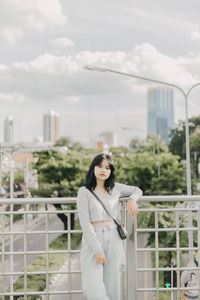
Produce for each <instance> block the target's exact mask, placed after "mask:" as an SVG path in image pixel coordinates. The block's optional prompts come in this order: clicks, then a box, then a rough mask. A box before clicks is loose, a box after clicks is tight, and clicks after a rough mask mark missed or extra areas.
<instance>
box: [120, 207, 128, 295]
mask: <svg viewBox="0 0 200 300" xmlns="http://www.w3.org/2000/svg"><path fill="white" fill-rule="evenodd" d="M122 205H123V206H121V207H122V216H123V225H124V226H125V228H127V213H126V212H127V202H126V201H123V202H122ZM124 251H125V261H126V269H125V272H123V276H124V278H123V287H124V291H123V300H128V256H127V240H126V239H125V240H124Z"/></svg>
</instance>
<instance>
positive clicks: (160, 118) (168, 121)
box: [147, 87, 175, 144]
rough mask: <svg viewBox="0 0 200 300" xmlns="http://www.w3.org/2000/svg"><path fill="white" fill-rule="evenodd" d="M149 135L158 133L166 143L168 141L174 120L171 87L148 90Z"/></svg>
mask: <svg viewBox="0 0 200 300" xmlns="http://www.w3.org/2000/svg"><path fill="white" fill-rule="evenodd" d="M147 124H148V125H147V126H148V127H147V132H148V134H149V135H157V136H158V135H159V136H160V137H161V139H162V140H164V141H165V142H166V143H167V144H168V143H169V141H170V138H169V133H170V129H172V128H174V127H175V122H174V93H173V89H172V88H168V87H154V88H150V89H149V90H148V121H147Z"/></svg>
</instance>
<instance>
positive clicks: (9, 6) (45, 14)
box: [0, 0, 67, 46]
mask: <svg viewBox="0 0 200 300" xmlns="http://www.w3.org/2000/svg"><path fill="white" fill-rule="evenodd" d="M2 11H3V16H1V17H2V23H3V26H1V27H3V29H2V30H1V32H0V36H1V37H2V38H3V39H5V40H6V41H7V42H8V43H9V45H10V46H14V45H15V44H16V42H18V41H19V40H21V39H22V38H23V37H24V36H25V35H26V34H28V30H37V31H39V32H42V31H44V30H49V29H53V28H55V27H56V26H63V25H65V24H66V23H67V16H66V15H65V14H64V12H63V9H62V6H61V3H60V1H59V0H51V1H48V0H28V1H27V0H6V1H5V2H4V3H3V4H2ZM5 24H6V25H5Z"/></svg>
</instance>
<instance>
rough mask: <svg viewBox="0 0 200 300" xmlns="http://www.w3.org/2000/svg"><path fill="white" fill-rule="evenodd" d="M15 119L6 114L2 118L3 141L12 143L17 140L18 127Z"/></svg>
mask: <svg viewBox="0 0 200 300" xmlns="http://www.w3.org/2000/svg"><path fill="white" fill-rule="evenodd" d="M18 125H19V124H18V123H17V121H16V119H14V118H13V117H12V116H7V117H6V118H5V120H4V143H7V144H13V143H16V142H19V130H18V129H19V128H18Z"/></svg>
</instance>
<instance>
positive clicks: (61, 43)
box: [51, 37, 74, 48]
mask: <svg viewBox="0 0 200 300" xmlns="http://www.w3.org/2000/svg"><path fill="white" fill-rule="evenodd" d="M51 43H52V44H53V45H55V46H56V47H59V48H68V47H73V46H74V42H73V41H72V40H71V39H69V38H67V37H64V38H57V39H55V40H52V41H51Z"/></svg>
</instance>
